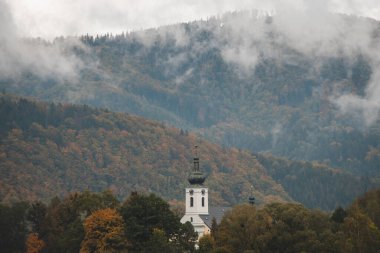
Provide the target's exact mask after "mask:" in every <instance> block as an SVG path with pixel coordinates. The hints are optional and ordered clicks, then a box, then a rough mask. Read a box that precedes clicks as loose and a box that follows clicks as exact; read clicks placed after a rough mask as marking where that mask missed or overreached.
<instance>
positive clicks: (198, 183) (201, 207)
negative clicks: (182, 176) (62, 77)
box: [181, 146, 211, 238]
mask: <svg viewBox="0 0 380 253" xmlns="http://www.w3.org/2000/svg"><path fill="white" fill-rule="evenodd" d="M205 180H206V176H205V175H204V174H203V173H202V172H201V171H200V169H199V158H198V154H197V146H195V157H194V165H193V170H192V172H191V174H190V176H189V178H188V181H189V183H190V187H188V188H186V190H185V197H186V213H185V215H184V216H183V217H182V219H181V222H182V223H185V222H187V221H189V222H190V223H191V224H192V225H193V227H194V230H195V231H196V232H197V233H198V236H199V237H198V238H200V237H202V236H203V235H204V234H209V233H210V225H207V223H210V222H211V221H209V222H207V221H208V219H209V216H210V215H209V208H208V189H207V187H204V186H203V183H204V181H205Z"/></svg>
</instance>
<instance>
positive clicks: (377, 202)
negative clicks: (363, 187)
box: [199, 190, 380, 253]
mask: <svg viewBox="0 0 380 253" xmlns="http://www.w3.org/2000/svg"><path fill="white" fill-rule="evenodd" d="M379 212H380V190H376V191H371V192H368V193H366V194H365V195H364V196H363V197H361V198H359V199H357V200H356V201H354V202H353V203H352V204H351V205H350V206H349V207H348V208H347V209H343V208H341V207H338V208H337V209H336V210H335V211H334V212H333V213H331V214H330V213H324V212H321V211H317V210H311V209H307V208H305V207H303V206H302V205H297V204H278V203H274V204H269V205H266V206H265V207H264V208H261V209H257V208H255V207H253V206H249V205H240V206H236V207H234V208H233V209H232V210H231V211H230V212H229V213H227V214H226V215H225V217H224V218H223V220H222V222H221V223H220V225H217V226H214V227H213V231H212V234H211V236H205V237H203V238H201V239H200V242H199V246H200V252H224V253H228V252H257V253H260V252H261V253H272V252H273V253H274V252H289V253H291V252H315V253H319V252H334V253H338V252H342V253H343V252H344V253H346V252H352V253H359V252H363V253H364V252H366V253H372V252H373V253H376V252H379V249H380V223H379V217H380V216H379V215H380V213H379Z"/></svg>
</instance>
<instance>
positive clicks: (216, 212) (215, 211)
mask: <svg viewBox="0 0 380 253" xmlns="http://www.w3.org/2000/svg"><path fill="white" fill-rule="evenodd" d="M230 209H231V207H228V206H210V207H209V209H208V213H209V214H200V215H199V217H201V219H202V220H203V222H204V223H205V224H206V225H207V226H208V227H209V228H211V223H212V220H213V218H215V219H216V223H218V224H219V223H220V222H221V221H222V218H223V216H224V214H225V213H226V212H227V211H228V210H230Z"/></svg>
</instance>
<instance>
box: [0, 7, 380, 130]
mask: <svg viewBox="0 0 380 253" xmlns="http://www.w3.org/2000/svg"><path fill="white" fill-rule="evenodd" d="M236 10H248V11H246V12H243V15H238V16H233V15H231V12H232V13H233V11H236ZM225 12H230V15H225V16H223V13H225ZM337 13H340V14H339V15H338V14H337ZM215 15H217V16H218V17H219V18H220V20H222V22H221V23H220V24H219V27H218V29H216V30H215V28H214V27H212V29H213V30H212V32H213V33H214V34H215V37H216V39H214V40H213V41H212V43H210V44H201V43H200V44H197V45H193V46H192V49H193V52H191V53H190V54H194V55H195V54H197V53H199V52H201V51H204V50H207V49H208V48H210V47H216V48H219V49H220V51H221V55H222V57H223V59H224V60H225V61H226V62H228V63H231V64H234V65H236V66H238V68H237V71H239V74H241V75H243V76H247V75H249V73H252V70H253V69H254V68H255V66H256V65H257V63H258V62H259V61H260V59H263V58H271V59H274V60H278V61H279V62H286V61H288V62H291V61H292V60H293V59H292V58H291V57H288V56H287V55H284V51H281V50H280V49H279V45H280V46H287V47H288V48H290V49H292V50H294V51H296V52H299V53H300V54H302V55H303V56H305V57H308V58H309V59H312V60H313V62H314V64H315V72H316V73H318V71H319V70H318V67H319V61H322V60H323V59H325V58H328V57H339V56H344V57H346V58H347V59H348V60H349V61H352V62H354V61H355V60H356V57H357V56H358V54H361V55H364V56H365V57H366V58H367V59H369V60H370V63H371V68H372V71H373V74H372V78H371V80H370V82H369V84H368V86H367V87H366V92H365V94H364V96H361V97H359V96H355V95H351V94H348V95H347V94H346V95H341V96H335V95H334V96H333V94H332V95H331V101H332V102H333V103H334V104H335V105H336V106H337V108H338V109H339V110H341V112H342V113H345V114H352V115H353V116H355V117H360V118H362V119H363V121H364V122H365V124H366V125H367V126H370V125H371V124H373V123H374V122H375V121H376V120H377V119H378V117H379V112H380V85H379V78H380V72H379V70H378V69H379V68H378V67H379V66H380V56H379V53H378V52H380V50H379V46H378V45H379V43H377V42H376V41H374V39H373V34H374V32H375V31H376V29H378V28H377V26H378V25H377V24H376V22H374V21H373V20H372V21H371V20H370V19H368V18H367V17H370V18H375V19H379V17H380V4H379V3H378V2H377V1H375V0H365V1H359V0H350V1H343V0H321V1H312V0H297V1H290V0H277V1H276V0H272V1H260V0H256V1H248V0H244V1H238V2H237V1H227V0H221V1H216V0H208V1H200V0H196V1H189V0H186V1H173V0H163V1H153V2H152V1H132V0H128V1H124V0H108V1H105V0H97V1H94V0H81V1H75V0H66V1H63V0H45V1H37V0H31V1H26V0H12V1H10V0H8V1H7V0H0V30H1V33H0V75H1V76H2V77H12V76H17V75H18V74H20V73H22V72H23V71H25V70H26V71H29V72H31V73H33V74H35V75H37V76H39V77H41V78H56V79H60V80H69V81H70V80H71V81H73V80H75V79H76V78H77V77H78V73H79V71H80V70H81V69H82V68H83V65H84V64H83V62H81V60H80V59H78V58H77V57H76V56H75V55H74V54H73V53H70V52H71V50H70V48H72V47H79V48H82V49H83V50H87V49H86V48H85V47H84V45H82V44H81V43H80V42H79V41H78V40H77V39H76V37H72V39H65V40H61V41H59V40H55V41H54V38H55V37H57V36H61V35H64V36H71V35H74V36H75V35H82V34H86V33H89V34H102V33H106V32H107V33H108V32H111V33H112V32H113V33H121V32H123V31H135V32H134V36H136V38H138V39H139V40H140V41H141V42H143V43H144V44H145V45H146V46H148V47H149V46H150V45H152V43H153V42H154V40H155V38H156V36H161V37H162V38H164V39H165V38H166V39H169V38H170V39H174V40H175V41H176V45H177V46H186V45H188V44H189V43H190V40H189V37H188V35H187V34H186V32H185V31H184V30H183V28H181V27H180V26H170V27H167V28H166V29H156V28H157V27H159V26H162V25H168V24H176V23H180V22H188V21H192V20H199V19H205V20H206V19H210V18H212V17H213V16H215ZM350 15H357V16H362V18H355V19H351V18H350V17H351V16H350ZM268 17H273V19H272V20H271V21H270V22H268ZM352 20H355V21H354V22H353V21H352ZM147 28H153V29H152V30H150V32H149V33H147V32H145V31H143V29H147ZM152 31H155V33H152ZM273 34H277V36H276V37H275V38H274V37H273V36H272V35H273ZM38 36H40V37H42V39H47V40H48V42H43V43H41V41H40V42H38V43H37V42H36V41H35V40H31V39H28V37H38ZM53 41H54V42H53ZM186 57H189V55H176V56H173V57H171V58H170V59H169V60H168V62H167V68H168V70H167V72H170V71H171V69H170V68H176V66H178V65H179V63H180V62H183V61H185V60H186ZM294 64H297V63H294ZM191 74H192V70H191V69H190V70H188V71H187V72H186V74H185V75H184V76H182V77H177V82H179V83H180V82H184V81H185V79H186V78H187V77H188V76H190V75H191ZM110 85H112V84H110Z"/></svg>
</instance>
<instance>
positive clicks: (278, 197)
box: [0, 95, 380, 210]
mask: <svg viewBox="0 0 380 253" xmlns="http://www.w3.org/2000/svg"><path fill="white" fill-rule="evenodd" d="M0 120H1V122H2V124H0V136H1V141H0V186H1V187H0V199H1V200H2V201H5V202H9V201H14V200H20V199H27V200H35V199H45V200H47V199H49V198H51V197H53V196H55V195H58V196H63V195H65V194H67V193H68V192H71V191H83V190H86V189H89V190H92V191H102V190H105V189H111V190H113V191H114V192H115V193H116V194H117V195H118V196H119V197H125V196H126V195H129V194H130V193H131V192H132V191H151V192H155V193H157V194H159V195H160V196H163V197H165V198H167V199H177V200H180V201H182V200H183V189H184V187H185V186H186V185H187V184H188V183H187V181H186V178H187V175H188V173H189V172H190V169H191V161H192V153H193V147H194V145H199V146H200V150H199V155H200V160H201V167H202V170H203V171H204V172H205V173H206V174H207V175H208V179H207V181H206V182H207V186H208V187H209V188H210V194H211V197H210V199H211V201H212V203H213V204H223V205H233V204H236V203H241V202H245V201H247V198H248V196H250V195H251V194H252V191H253V194H254V196H255V197H256V199H257V202H258V203H269V202H272V201H293V199H294V200H296V201H299V202H301V203H303V204H305V205H306V206H309V207H313V208H322V209H327V210H331V209H333V208H335V207H336V206H337V205H347V204H348V203H350V202H351V201H352V200H353V199H354V198H355V197H356V196H358V195H359V194H361V193H362V192H363V191H364V190H365V189H362V186H363V182H362V181H361V180H360V178H358V177H356V176H353V175H351V174H349V173H345V172H344V171H341V170H338V169H335V170H333V169H331V168H328V167H327V166H319V165H318V166H316V165H314V164H307V163H304V164H303V165H302V166H300V164H299V163H297V162H292V161H289V160H281V159H278V158H275V157H270V156H267V157H265V156H263V155H254V154H252V153H250V152H248V151H244V150H238V149H236V148H232V149H227V148H223V147H221V146H218V145H216V144H212V143H210V142H207V141H204V140H202V139H200V138H199V137H197V136H195V135H194V134H192V133H190V134H189V133H187V132H186V131H183V130H181V129H176V128H172V127H167V126H165V125H163V124H161V123H157V122H153V121H149V120H146V119H143V118H140V117H137V116H132V115H128V114H124V113H115V112H110V111H108V110H105V109H94V108H91V107H88V106H86V105H82V106H75V105H67V104H66V105H62V104H53V103H51V104H47V103H42V102H36V101H33V100H30V99H25V98H19V97H14V96H9V95H0ZM289 178H291V179H293V180H290V183H289V180H288V179H289ZM326 179H328V180H327V181H326ZM310 180H311V181H310ZM307 182H309V183H307ZM310 182H312V183H310ZM305 183H306V184H307V185H306V186H305ZM366 184H369V183H368V182H365V184H364V185H366ZM281 185H284V188H283V187H282V186H281ZM350 185H357V187H347V186H350ZM379 185H380V184H378V183H377V184H376V182H372V183H371V186H373V187H375V186H379ZM251 186H253V188H251ZM289 186H291V187H289ZM326 192H329V194H326Z"/></svg>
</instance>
